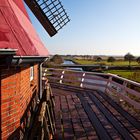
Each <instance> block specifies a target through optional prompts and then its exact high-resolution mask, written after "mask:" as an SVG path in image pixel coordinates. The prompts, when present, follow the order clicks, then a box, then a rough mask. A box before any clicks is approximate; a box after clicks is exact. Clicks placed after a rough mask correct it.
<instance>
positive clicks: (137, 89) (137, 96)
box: [43, 68, 140, 110]
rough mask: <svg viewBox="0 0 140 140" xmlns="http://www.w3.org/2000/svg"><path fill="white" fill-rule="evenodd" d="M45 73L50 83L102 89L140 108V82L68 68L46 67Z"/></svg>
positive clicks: (135, 107)
mask: <svg viewBox="0 0 140 140" xmlns="http://www.w3.org/2000/svg"><path fill="white" fill-rule="evenodd" d="M43 75H44V77H47V78H48V80H49V82H50V83H59V84H65V85H71V86H75V87H79V88H86V89H94V90H100V91H102V92H104V93H106V94H108V95H112V96H114V97H115V98H118V99H119V101H125V102H126V103H128V104H129V105H130V106H132V107H133V108H134V109H137V110H140V83H137V82H134V81H131V80H128V79H125V78H122V77H119V76H117V75H114V74H105V73H95V72H83V71H72V70H67V69H53V68H49V69H47V68H44V70H43Z"/></svg>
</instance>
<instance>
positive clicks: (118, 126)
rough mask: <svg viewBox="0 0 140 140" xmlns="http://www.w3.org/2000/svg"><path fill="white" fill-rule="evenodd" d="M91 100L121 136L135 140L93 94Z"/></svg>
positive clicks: (127, 139) (126, 139)
mask: <svg viewBox="0 0 140 140" xmlns="http://www.w3.org/2000/svg"><path fill="white" fill-rule="evenodd" d="M89 97H90V99H91V100H92V101H93V102H94V103H95V104H96V106H97V107H98V108H99V109H100V111H101V112H102V113H103V114H104V115H105V116H106V118H107V119H108V120H109V121H110V122H111V123H112V125H113V126H114V127H115V128H116V130H117V131H118V132H119V133H120V134H121V136H122V137H123V139H125V140H132V139H133V138H132V137H131V136H130V134H129V131H128V130H126V129H125V128H124V127H123V126H122V124H120V122H119V121H118V120H117V119H116V118H115V117H114V116H113V115H112V114H111V113H110V112H109V111H108V109H106V108H105V107H104V106H103V104H102V103H101V102H100V101H99V100H98V99H97V98H96V97H95V96H94V95H93V94H91V93H89Z"/></svg>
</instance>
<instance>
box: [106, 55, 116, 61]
mask: <svg viewBox="0 0 140 140" xmlns="http://www.w3.org/2000/svg"><path fill="white" fill-rule="evenodd" d="M114 61H116V59H115V58H114V57H112V56H110V57H108V59H107V62H114Z"/></svg>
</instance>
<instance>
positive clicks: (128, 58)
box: [124, 53, 135, 67]
mask: <svg viewBox="0 0 140 140" xmlns="http://www.w3.org/2000/svg"><path fill="white" fill-rule="evenodd" d="M134 58H135V57H134V56H133V55H132V54H130V53H127V54H126V55H125V56H124V60H125V61H128V62H129V67H130V65H131V62H132V61H133V60H134Z"/></svg>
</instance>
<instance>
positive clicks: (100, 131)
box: [77, 94, 111, 140]
mask: <svg viewBox="0 0 140 140" xmlns="http://www.w3.org/2000/svg"><path fill="white" fill-rule="evenodd" d="M77 96H78V97H79V99H80V101H81V103H82V106H83V108H84V109H85V111H86V113H87V114H88V117H89V119H90V121H91V123H92V125H93V126H94V128H95V129H96V132H97V134H98V136H99V138H100V139H101V140H104V139H106V140H111V138H110V136H109V135H108V133H107V132H106V130H105V128H104V127H103V125H102V124H101V122H100V121H99V119H98V118H97V116H96V114H95V113H94V112H93V110H92V108H91V106H90V105H89V104H88V102H87V101H86V100H85V99H84V98H83V96H82V95H81V94H77Z"/></svg>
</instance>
